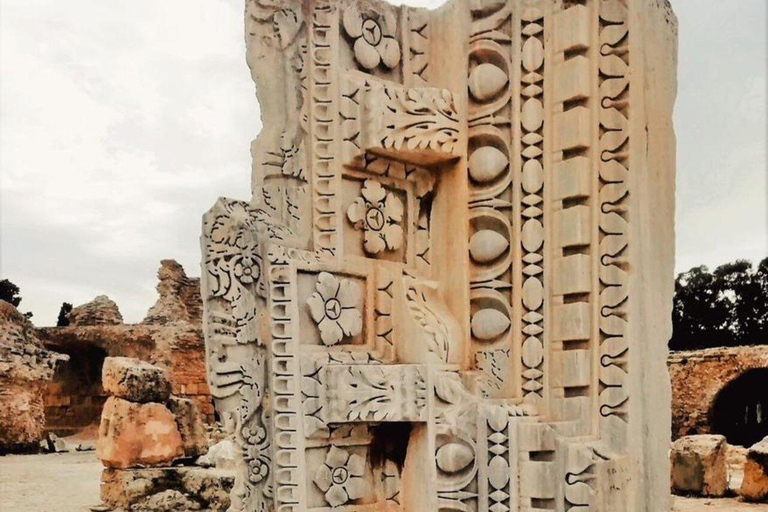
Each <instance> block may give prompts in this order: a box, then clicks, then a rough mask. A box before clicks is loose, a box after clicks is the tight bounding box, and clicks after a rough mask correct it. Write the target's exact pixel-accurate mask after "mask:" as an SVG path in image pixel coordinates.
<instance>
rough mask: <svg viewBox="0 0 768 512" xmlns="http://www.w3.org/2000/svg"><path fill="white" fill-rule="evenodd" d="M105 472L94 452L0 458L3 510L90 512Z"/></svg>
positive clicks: (7, 511) (10, 511)
mask: <svg viewBox="0 0 768 512" xmlns="http://www.w3.org/2000/svg"><path fill="white" fill-rule="evenodd" d="M101 469H102V467H101V463H100V462H99V461H98V460H97V459H96V455H95V453H94V452H74V453H62V454H50V455H8V456H5V457H0V511H1V512H87V511H90V510H91V509H90V507H91V506H94V505H98V504H100V503H101V500H100V499H99V482H100V480H101Z"/></svg>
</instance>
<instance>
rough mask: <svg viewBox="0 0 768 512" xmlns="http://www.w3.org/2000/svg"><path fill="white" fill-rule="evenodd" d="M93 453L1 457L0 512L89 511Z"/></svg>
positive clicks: (699, 507)
mask: <svg viewBox="0 0 768 512" xmlns="http://www.w3.org/2000/svg"><path fill="white" fill-rule="evenodd" d="M101 469H102V468H101V463H100V462H99V461H98V460H97V459H96V455H95V454H94V453H93V452H75V453H63V454H56V455H10V456H6V457H0V512H90V507H92V506H94V505H98V504H100V503H101V500H100V499H99V481H100V479H101ZM673 512H768V504H763V505H750V504H746V503H741V502H739V501H738V500H735V499H717V500H715V499H695V498H679V497H677V498H675V506H674V509H673Z"/></svg>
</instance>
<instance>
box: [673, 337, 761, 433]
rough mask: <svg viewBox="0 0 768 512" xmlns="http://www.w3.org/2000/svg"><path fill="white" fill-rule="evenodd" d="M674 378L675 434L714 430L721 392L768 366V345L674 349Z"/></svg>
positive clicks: (710, 431)
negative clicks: (713, 424) (716, 408)
mask: <svg viewBox="0 0 768 512" xmlns="http://www.w3.org/2000/svg"><path fill="white" fill-rule="evenodd" d="M668 365H669V373H670V378H671V381H672V438H673V439H677V438H679V437H682V436H687V435H695V434H711V433H715V432H712V424H711V421H712V417H711V415H712V408H713V406H714V403H715V400H716V398H717V396H718V394H719V393H720V392H721V391H722V390H723V389H724V388H725V387H726V386H727V385H728V384H730V383H732V382H733V381H734V380H736V379H738V378H739V377H741V376H743V375H744V374H746V373H747V372H748V371H750V370H755V369H759V368H768V345H757V346H751V347H733V348H713V349H706V350H695V351H686V352H674V353H672V354H671V355H670V357H669V359H668Z"/></svg>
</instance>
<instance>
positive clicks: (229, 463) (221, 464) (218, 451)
mask: <svg viewBox="0 0 768 512" xmlns="http://www.w3.org/2000/svg"><path fill="white" fill-rule="evenodd" d="M237 460H238V454H237V447H236V446H235V443H233V442H232V441H231V440H229V439H222V440H221V441H219V442H218V443H216V444H214V445H213V446H211V447H210V448H208V453H206V454H205V455H203V456H201V457H199V458H198V459H197V464H198V465H199V466H203V467H215V468H218V469H235V468H236V467H237Z"/></svg>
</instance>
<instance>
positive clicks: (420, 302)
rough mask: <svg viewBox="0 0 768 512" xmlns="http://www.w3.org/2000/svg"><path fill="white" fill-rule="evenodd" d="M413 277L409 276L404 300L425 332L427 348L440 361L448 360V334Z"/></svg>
mask: <svg viewBox="0 0 768 512" xmlns="http://www.w3.org/2000/svg"><path fill="white" fill-rule="evenodd" d="M420 288H421V285H419V284H418V283H417V282H416V280H415V279H412V278H409V285H408V291H407V292H406V302H407V304H408V311H409V313H410V314H411V317H412V318H413V319H414V320H416V321H417V322H418V324H419V326H421V328H422V329H423V330H424V332H425V333H426V335H427V336H426V341H427V350H428V351H429V352H430V353H433V354H435V355H436V356H437V358H438V360H440V361H448V351H449V341H450V336H449V334H448V329H447V328H446V326H445V324H444V323H443V321H442V320H441V319H440V315H438V314H436V313H435V311H434V310H433V309H432V308H431V307H430V305H429V303H428V301H427V297H426V295H425V294H424V292H423V291H422V290H420Z"/></svg>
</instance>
